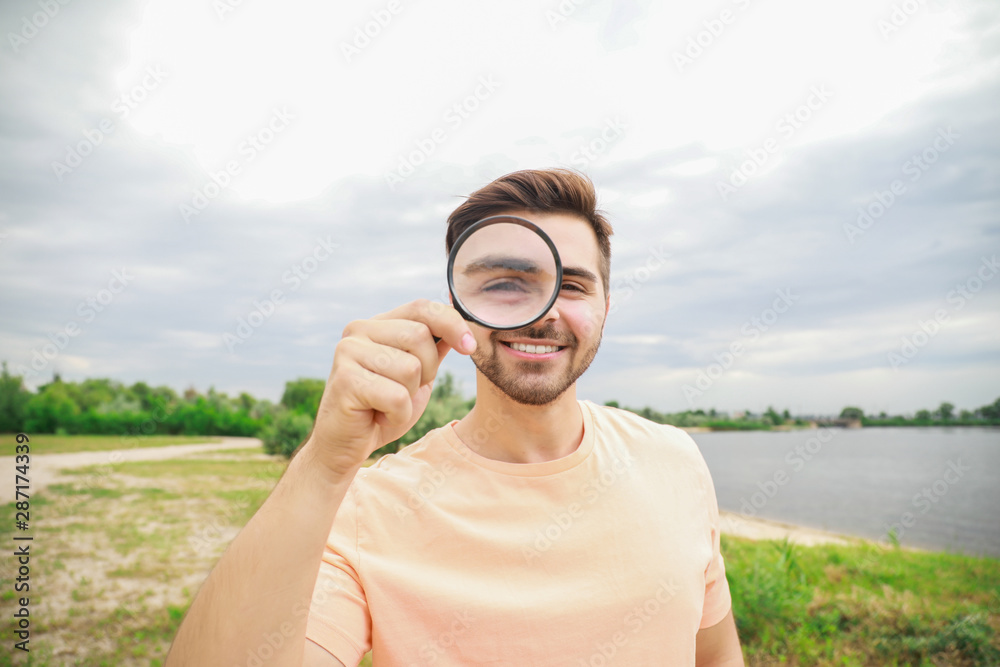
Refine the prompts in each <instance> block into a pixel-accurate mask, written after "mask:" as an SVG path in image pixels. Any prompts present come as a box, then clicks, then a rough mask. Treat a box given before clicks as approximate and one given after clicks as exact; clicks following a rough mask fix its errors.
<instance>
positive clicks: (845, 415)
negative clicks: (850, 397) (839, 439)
mask: <svg viewBox="0 0 1000 667" xmlns="http://www.w3.org/2000/svg"><path fill="white" fill-rule="evenodd" d="M864 417H865V412H864V410H862V409H861V408H856V407H853V406H850V405H849V406H847V407H846V408H844V409H843V410H841V411H840V418H841V419H864Z"/></svg>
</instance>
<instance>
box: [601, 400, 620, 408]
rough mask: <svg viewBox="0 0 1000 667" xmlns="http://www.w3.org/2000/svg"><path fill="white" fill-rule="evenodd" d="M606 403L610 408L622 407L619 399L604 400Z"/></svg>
mask: <svg viewBox="0 0 1000 667" xmlns="http://www.w3.org/2000/svg"><path fill="white" fill-rule="evenodd" d="M604 405H606V406H608V407H609V408H620V407H621V406H620V405H618V401H604Z"/></svg>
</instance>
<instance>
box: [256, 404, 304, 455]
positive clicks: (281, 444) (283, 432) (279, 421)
mask: <svg viewBox="0 0 1000 667" xmlns="http://www.w3.org/2000/svg"><path fill="white" fill-rule="evenodd" d="M312 427H313V419H312V417H310V416H309V415H302V414H297V413H295V412H280V413H278V416H276V417H275V418H274V421H273V422H271V424H270V426H267V427H265V428H264V429H263V430H262V431H261V432H260V439H261V440H263V441H264V451H265V452H267V453H268V454H281V455H283V456H287V457H291V455H292V454H293V453H294V452H295V450H296V449H298V447H299V445H301V444H302V443H303V442H305V440H306V438H308V437H309V433H310V431H312Z"/></svg>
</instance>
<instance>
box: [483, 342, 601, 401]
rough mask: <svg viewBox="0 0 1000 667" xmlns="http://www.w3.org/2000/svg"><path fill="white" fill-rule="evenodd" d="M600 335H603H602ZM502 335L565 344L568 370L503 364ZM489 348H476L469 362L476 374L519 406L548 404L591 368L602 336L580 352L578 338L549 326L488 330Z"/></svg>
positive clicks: (515, 362)
mask: <svg viewBox="0 0 1000 667" xmlns="http://www.w3.org/2000/svg"><path fill="white" fill-rule="evenodd" d="M602 333H603V332H602ZM501 334H505V335H508V336H511V337H517V338H532V339H536V340H550V341H556V342H557V344H559V345H565V346H566V348H567V349H566V351H567V352H568V353H569V355H568V356H569V367H568V368H566V369H565V370H563V371H560V372H558V375H556V376H555V377H553V374H554V373H555V371H553V370H551V369H549V368H548V366H550V365H552V362H551V361H549V360H546V361H522V360H512V361H507V362H506V363H504V362H503V361H501V359H500V349H499V348H500V346H501V345H503V343H501V342H500V341H501V338H500V335H501ZM490 343H491V345H490V347H489V349H484V348H485V346H483V347H480V348H477V349H476V351H475V352H473V353H472V363H474V364H475V365H476V368H477V369H479V372H480V373H482V374H483V375H484V376H486V379H488V380H489V381H490V382H492V383H493V385H494V386H495V387H496V388H497V389H499V390H500V391H501V392H503V393H504V394H506V395H507V396H508V397H510V398H511V400H513V401H514V402H516V403H520V404H522V405H548V404H549V403H552V402H554V401H555V400H556V399H557V398H559V397H560V396H562V395H563V393H564V392H565V391H566V390H567V389H569V388H570V386H572V385H573V383H574V382H576V380H577V378H579V377H580V376H581V375H583V373H584V371H586V370H587V368H589V367H590V363H591V362H592V361H593V360H594V357H595V356H596V355H597V349H598V348H599V347H600V346H601V335H600V334H598V337H597V340H595V341H594V344H593V345H592V346H590V347H589V348H587V349H580V347H579V339H577V337H576V336H575V335H573V334H572V333H568V334H566V335H559V334H558V333H557V332H556V330H555V329H554V328H553V327H552V326H551V325H550V326H548V327H543V328H541V329H520V330H518V331H503V332H501V331H491V332H490Z"/></svg>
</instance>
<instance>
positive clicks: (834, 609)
mask: <svg viewBox="0 0 1000 667" xmlns="http://www.w3.org/2000/svg"><path fill="white" fill-rule="evenodd" d="M284 466H285V462H284V461H283V460H282V459H269V458H266V457H263V456H262V455H261V454H260V453H259V450H253V449H247V450H233V451H227V452H224V453H222V452H219V453H215V454H208V453H205V454H200V455H197V456H192V457H189V458H186V459H175V460H167V461H136V462H127V463H121V464H117V465H113V466H111V467H110V470H108V469H107V467H106V466H105V467H102V468H98V467H93V468H90V469H87V468H82V469H79V470H78V471H77V472H79V473H80V474H79V475H77V476H73V477H72V478H71V480H72V481H70V482H68V483H64V484H60V485H55V486H52V487H50V488H49V490H48V491H46V492H45V493H41V494H37V495H34V496H33V497H32V499H31V503H32V506H31V510H32V518H33V519H34V521H33V523H32V531H33V534H34V535H35V541H34V542H33V546H32V550H33V551H32V561H31V564H32V565H31V566H32V592H33V594H34V595H35V596H36V597H35V599H34V600H33V607H32V610H31V612H32V636H31V638H32V642H31V646H32V652H31V662H30V663H24V664H32V665H38V666H39V667H54V666H55V665H60V666H61V665H116V666H118V665H121V666H125V667H129V666H139V665H141V666H143V667H147V666H150V665H162V662H163V659H164V658H165V656H166V652H167V649H168V648H169V645H170V642H171V641H172V639H173V637H174V635H175V634H176V632H177V629H178V627H179V626H180V622H181V619H182V618H183V615H184V613H185V611H186V610H187V608H188V605H189V604H190V603H191V600H192V599H193V597H194V595H195V593H196V592H197V590H198V587H199V586H200V585H201V582H202V581H203V580H204V577H205V576H206V575H207V573H208V572H209V570H210V569H211V567H212V565H213V564H214V563H215V562H216V561H217V560H218V558H219V556H220V555H221V553H222V551H223V550H224V549H225V547H226V546H227V545H228V543H229V542H230V541H231V540H232V538H233V537H234V536H235V534H236V532H237V531H238V530H239V528H240V527H241V526H242V525H244V524H245V523H246V521H247V520H248V519H249V518H250V516H252V515H253V513H254V512H255V511H256V509H257V508H258V507H259V506H260V504H261V503H262V502H263V501H264V499H265V498H266V496H267V494H268V493H269V492H270V489H271V488H272V487H273V485H274V483H275V482H276V481H277V479H278V477H279V476H280V474H281V472H282V471H283V470H284ZM101 470H103V471H104V472H103V473H101V474H96V471H101ZM13 518H14V507H13V505H2V506H0V526H3V527H4V528H3V530H5V531H9V528H7V527H8V526H11V525H12V523H13ZM0 539H7V540H9V537H8V536H7V535H5V534H0ZM723 551H724V553H725V555H726V567H727V574H728V577H729V581H730V586H731V589H732V592H733V607H734V614H735V616H736V620H737V626H738V628H739V631H740V636H741V639H742V642H743V646H744V653H745V656H746V660H747V664H748V665H755V666H756V665H761V666H763V665H785V666H789V667H795V666H798V665H819V666H834V665H836V666H867V665H897V666H902V665H914V666H920V667H928V666H932V665H956V666H958V667H963V666H968V665H996V664H1000V639H998V637H1000V634H998V630H1000V561H998V560H995V559H988V558H973V557H968V556H960V555H954V554H943V553H928V552H920V551H911V550H905V549H900V548H894V547H891V546H889V547H884V546H880V545H876V544H859V545H850V546H839V545H836V546H835V545H826V546H815V547H799V546H792V545H789V544H787V543H783V542H773V541H772V542H766V541H760V542H754V541H750V540H744V539H739V538H734V537H728V536H724V537H723ZM12 584H13V581H12V579H11V577H10V572H9V569H8V570H4V571H0V616H3V617H4V618H10V614H12V613H13V608H14V604H15V603H14V600H13V597H14V594H13V586H12ZM36 586H37V589H36ZM36 600H37V601H36ZM10 660H11V658H10V652H9V651H7V650H5V651H3V652H2V653H0V665H6V664H11V663H10ZM362 665H365V666H368V665H370V658H366V661H365V662H362Z"/></svg>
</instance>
